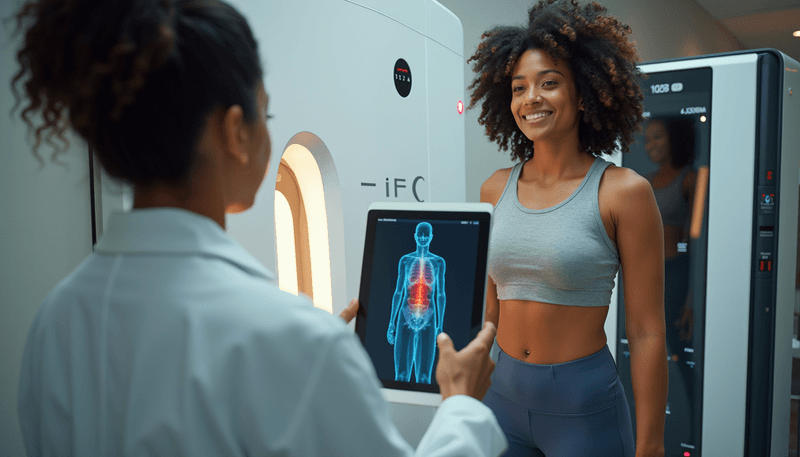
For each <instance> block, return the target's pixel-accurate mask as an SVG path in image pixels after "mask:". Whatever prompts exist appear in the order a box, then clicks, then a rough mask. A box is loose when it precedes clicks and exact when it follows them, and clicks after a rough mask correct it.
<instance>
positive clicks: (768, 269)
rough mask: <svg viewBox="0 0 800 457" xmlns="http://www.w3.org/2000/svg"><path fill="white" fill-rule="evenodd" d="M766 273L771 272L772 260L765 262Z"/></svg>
mask: <svg viewBox="0 0 800 457" xmlns="http://www.w3.org/2000/svg"><path fill="white" fill-rule="evenodd" d="M767 271H772V260H768V261H767Z"/></svg>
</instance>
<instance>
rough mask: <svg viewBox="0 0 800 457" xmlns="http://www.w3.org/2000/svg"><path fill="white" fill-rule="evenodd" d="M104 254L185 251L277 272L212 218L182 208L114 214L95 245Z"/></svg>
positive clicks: (258, 272)
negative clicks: (267, 266) (269, 268)
mask: <svg viewBox="0 0 800 457" xmlns="http://www.w3.org/2000/svg"><path fill="white" fill-rule="evenodd" d="M95 251H96V252H98V253H100V254H106V255H117V254H179V255H180V254H183V255H202V256H209V257H216V258H220V259H223V260H225V261H228V262H230V263H232V264H234V265H236V266H237V267H239V268H241V269H242V270H244V271H246V272H248V273H249V274H251V275H254V276H259V277H262V278H264V279H268V280H274V279H275V275H274V274H273V273H272V272H271V271H269V270H267V269H266V268H265V267H264V265H262V264H261V263H260V262H259V261H258V260H256V259H255V258H254V257H253V256H252V255H251V254H250V253H249V252H247V251H246V250H245V249H244V248H243V247H242V246H241V245H240V244H239V243H238V242H236V240H234V239H233V238H232V237H231V236H230V235H228V234H227V233H226V232H225V231H224V230H223V229H222V227H220V226H219V224H217V223H216V222H214V221H213V220H212V219H210V218H208V217H205V216H202V215H200V214H197V213H194V212H191V211H188V210H184V209H178V208H148V209H135V210H132V211H130V212H127V213H113V214H111V217H110V219H109V223H108V227H107V228H106V230H105V231H104V232H103V235H102V236H101V238H100V240H98V242H97V244H96V245H95Z"/></svg>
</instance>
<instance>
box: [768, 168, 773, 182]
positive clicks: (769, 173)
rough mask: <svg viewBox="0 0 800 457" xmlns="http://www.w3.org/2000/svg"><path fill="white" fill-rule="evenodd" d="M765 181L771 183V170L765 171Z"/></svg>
mask: <svg viewBox="0 0 800 457" xmlns="http://www.w3.org/2000/svg"><path fill="white" fill-rule="evenodd" d="M767 181H772V170H767Z"/></svg>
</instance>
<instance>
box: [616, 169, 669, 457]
mask: <svg viewBox="0 0 800 457" xmlns="http://www.w3.org/2000/svg"><path fill="white" fill-rule="evenodd" d="M615 178H616V179H615V181H616V183H615V185H613V187H612V188H614V189H615V195H614V198H613V203H612V218H613V220H614V223H615V227H616V239H617V248H618V250H619V255H620V263H621V269H622V283H623V289H624V294H625V322H626V324H625V330H626V333H627V338H628V344H629V346H630V351H631V378H632V382H633V397H634V401H635V402H636V443H637V446H636V456H637V457H645V456H648V457H649V456H663V455H664V419H665V414H666V403H667V384H668V377H667V351H666V339H665V325H664V233H663V225H662V222H661V214H660V213H659V211H658V206H657V204H656V200H655V197H654V196H653V190H652V187H651V186H650V184H649V183H648V182H647V181H646V180H645V179H644V178H642V177H641V176H639V175H638V174H636V173H635V172H633V171H631V170H627V169H618V170H617V173H615Z"/></svg>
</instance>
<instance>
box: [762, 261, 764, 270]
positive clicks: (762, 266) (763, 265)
mask: <svg viewBox="0 0 800 457" xmlns="http://www.w3.org/2000/svg"><path fill="white" fill-rule="evenodd" d="M761 271H764V261H763V260H762V261H761Z"/></svg>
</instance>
